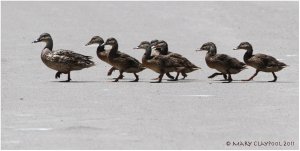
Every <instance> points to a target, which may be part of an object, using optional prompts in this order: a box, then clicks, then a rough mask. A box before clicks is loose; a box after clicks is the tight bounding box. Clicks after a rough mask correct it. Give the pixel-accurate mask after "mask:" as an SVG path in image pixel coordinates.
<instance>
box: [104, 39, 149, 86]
mask: <svg viewBox="0 0 300 151" xmlns="http://www.w3.org/2000/svg"><path fill="white" fill-rule="evenodd" d="M103 45H110V46H111V47H112V48H111V50H110V51H109V53H108V61H109V62H110V64H111V65H112V66H113V67H115V68H117V69H118V70H119V71H120V75H119V77H117V78H116V80H115V82H118V80H119V79H121V78H122V74H123V72H127V73H133V74H134V76H135V80H133V81H132V82H138V81H139V76H138V75H137V74H136V73H138V72H141V71H143V70H144V69H145V67H143V66H142V64H141V63H140V62H139V61H138V60H137V59H135V58H133V57H131V56H129V55H127V54H125V53H122V52H120V51H118V47H119V46H118V42H117V40H116V39H115V38H108V39H107V40H106V42H105V43H104V44H103Z"/></svg>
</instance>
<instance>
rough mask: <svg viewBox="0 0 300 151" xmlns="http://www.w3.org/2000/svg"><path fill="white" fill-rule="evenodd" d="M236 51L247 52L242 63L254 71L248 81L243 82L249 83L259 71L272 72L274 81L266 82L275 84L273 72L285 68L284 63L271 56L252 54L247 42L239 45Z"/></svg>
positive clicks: (275, 78) (275, 77) (250, 46)
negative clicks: (242, 50) (243, 50)
mask: <svg viewBox="0 0 300 151" xmlns="http://www.w3.org/2000/svg"><path fill="white" fill-rule="evenodd" d="M237 49H245V50H247V51H246V53H245V55H244V62H245V63H246V64H247V65H249V66H251V67H253V68H255V69H256V71H255V73H254V75H252V76H251V77H250V78H249V79H247V80H243V81H250V80H252V79H253V78H254V77H255V76H256V75H257V74H258V72H259V71H263V72H272V74H273V77H274V79H273V80H271V81H268V82H276V80H277V76H276V75H275V72H277V71H280V70H281V69H283V68H285V67H287V65H286V64H285V63H283V62H280V61H278V60H277V59H276V58H274V57H272V56H269V55H265V54H253V49H252V45H251V44H250V43H249V42H242V43H240V45H239V46H238V47H237V48H235V49H234V50H237Z"/></svg>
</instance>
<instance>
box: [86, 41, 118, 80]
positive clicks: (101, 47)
mask: <svg viewBox="0 0 300 151" xmlns="http://www.w3.org/2000/svg"><path fill="white" fill-rule="evenodd" d="M103 43H104V40H103V38H101V37H100V36H94V37H92V39H91V40H90V41H89V42H88V43H87V44H86V45H85V46H88V45H92V44H98V45H99V46H98V47H97V51H96V54H97V56H98V58H99V59H100V60H102V61H104V62H106V63H108V64H110V65H112V64H111V63H110V62H109V61H108V53H107V52H106V51H105V49H104V45H102V44H103ZM114 70H118V69H117V68H115V67H111V69H110V70H109V71H108V72H107V75H108V76H110V75H111V74H112V72H113V71H114ZM123 77H124V76H123V75H122V76H121V78H120V79H123Z"/></svg>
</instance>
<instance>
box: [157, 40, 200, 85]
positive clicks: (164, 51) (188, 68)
mask: <svg viewBox="0 0 300 151" xmlns="http://www.w3.org/2000/svg"><path fill="white" fill-rule="evenodd" d="M154 47H155V49H156V50H157V51H158V52H159V55H167V56H170V57H172V58H176V59H178V60H180V62H181V64H183V65H184V67H185V69H184V70H182V72H181V75H182V76H183V78H182V79H185V78H186V77H187V74H186V73H190V72H193V71H196V70H198V69H201V68H200V67H198V66H196V65H195V64H193V63H192V62H191V61H189V60H188V59H187V58H185V57H183V56H182V55H181V54H178V53H174V52H170V51H169V48H168V43H167V42H166V41H164V40H160V41H158V42H157V44H156V45H155V46H154Z"/></svg>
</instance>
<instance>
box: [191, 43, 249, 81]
mask: <svg viewBox="0 0 300 151" xmlns="http://www.w3.org/2000/svg"><path fill="white" fill-rule="evenodd" d="M196 51H207V54H206V57H205V61H206V64H207V66H208V67H210V68H213V69H216V70H218V71H219V72H220V73H214V74H212V75H211V76H209V77H208V78H213V77H215V76H217V75H223V76H224V79H225V80H228V82H231V81H232V78H231V74H237V73H239V72H240V71H242V70H244V69H246V64H245V63H243V62H240V61H239V60H238V59H236V58H233V57H230V56H228V55H226V54H217V47H216V45H215V44H214V43H213V42H207V43H205V44H203V45H202V47H201V48H200V49H199V50H196ZM226 74H228V79H227V76H226Z"/></svg>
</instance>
